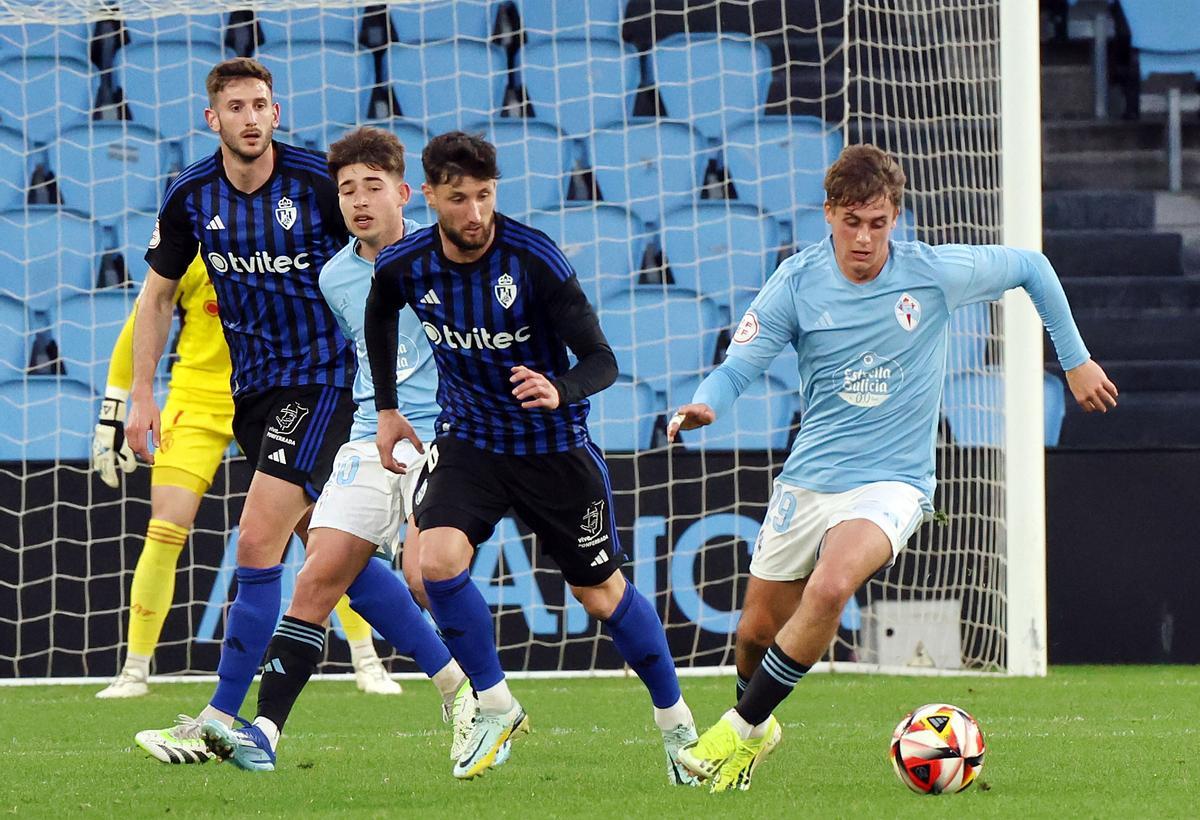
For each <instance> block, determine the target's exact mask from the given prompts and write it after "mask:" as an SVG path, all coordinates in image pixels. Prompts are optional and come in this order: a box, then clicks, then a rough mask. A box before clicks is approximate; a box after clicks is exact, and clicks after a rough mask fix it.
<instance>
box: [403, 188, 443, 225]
mask: <svg viewBox="0 0 1200 820" xmlns="http://www.w3.org/2000/svg"><path fill="white" fill-rule="evenodd" d="M404 217H405V218H406V219H411V220H413V221H415V222H418V223H419V224H421V225H432V224H433V223H434V222H437V214H435V213H434V212H433V209H432V208H430V207H429V205H428V203H426V202H425V200H424V198H422V197H420V196H419V194H418V193H417V192H416V191H415V189H414V195H413V198H412V199H411V200H410V201H409V204H408V205H406V206H405V208H404Z"/></svg>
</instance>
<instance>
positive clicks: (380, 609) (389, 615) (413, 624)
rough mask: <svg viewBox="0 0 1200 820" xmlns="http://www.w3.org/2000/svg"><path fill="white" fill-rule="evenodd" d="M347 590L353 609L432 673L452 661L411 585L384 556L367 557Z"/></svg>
mask: <svg viewBox="0 0 1200 820" xmlns="http://www.w3.org/2000/svg"><path fill="white" fill-rule="evenodd" d="M346 593H347V594H348V595H349V596H350V606H351V607H353V608H354V611H355V612H357V613H358V614H359V615H361V616H363V618H364V619H366V621H367V623H369V624H370V625H371V626H373V627H375V629H376V630H378V631H379V634H380V635H382V636H383V639H384V640H385V641H387V642H388V643H390V644H391V645H392V646H394V647H395V648H396V651H397V652H399V653H400V654H401V655H405V656H407V657H409V658H412V659H413V660H414V661H416V663H417V666H419V667H421V671H422V672H424V673H425V674H426V675H428V676H429V677H433V675H434V673H436V672H438V671H439V670H440V669H441V668H442V667H443V666H445V665H446V664H448V663H449V662H450V650H449V649H447V648H446V645H445V644H444V643H442V641H441V639H440V638H438V636H437V633H436V632H434V631H433V627H432V626H430V625H429V622H428V621H426V620H425V616H424V615H422V614H421V610H420V608H418V607H417V604H416V602H415V601H414V600H413V597H412V593H411V592H409V590H408V587H407V586H406V585H405V584H404V582H403V581H401V580H400V579H399V578H398V577H397V576H396V573H394V572H392V571H391V570H390V569H389V568H388V566H387V565H386V564H385V563H384V562H383V560H382V559H375V558H372V559H371V560H370V561H367V565H366V566H365V567H363V571H362V572H360V573H359V574H358V577H357V578H355V579H354V583H352V584H351V585H350V588H349V589H348V590H346Z"/></svg>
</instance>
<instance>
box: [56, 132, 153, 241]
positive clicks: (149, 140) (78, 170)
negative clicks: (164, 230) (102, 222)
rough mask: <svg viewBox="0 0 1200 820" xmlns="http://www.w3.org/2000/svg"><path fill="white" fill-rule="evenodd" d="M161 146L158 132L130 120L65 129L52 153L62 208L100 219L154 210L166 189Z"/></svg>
mask: <svg viewBox="0 0 1200 820" xmlns="http://www.w3.org/2000/svg"><path fill="white" fill-rule="evenodd" d="M158 146H159V140H158V135H157V134H155V133H154V131H152V130H150V129H149V128H147V127H146V126H144V125H138V124H137V123H132V122H128V121H119V120H95V121H92V122H86V123H82V124H80V125H74V126H71V127H70V128H67V129H64V130H63V131H62V133H61V134H60V136H59V139H58V140H57V141H56V142H55V143H54V145H52V146H51V149H50V157H51V159H50V164H51V167H52V168H53V169H54V172H55V173H56V174H57V175H58V190H59V193H60V194H61V195H62V200H63V204H64V205H66V206H68V207H70V208H74V209H76V210H79V211H82V212H83V213H87V214H90V215H91V216H93V217H95V218H97V219H107V218H110V217H113V216H116V215H119V214H121V213H122V212H123V211H125V210H126V209H128V208H138V209H147V208H149V209H152V208H155V207H156V206H157V204H158V200H159V196H160V194H161V191H162V188H163V177H162V176H161V174H162V169H163V166H164V163H163V161H162V160H161V158H160V156H159V147H158Z"/></svg>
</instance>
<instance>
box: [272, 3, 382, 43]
mask: <svg viewBox="0 0 1200 820" xmlns="http://www.w3.org/2000/svg"><path fill="white" fill-rule="evenodd" d="M254 17H255V19H256V20H257V21H258V24H259V26H261V27H262V34H263V44H264V45H265V44H269V43H273V44H278V43H286V42H288V41H289V40H291V41H299V40H305V41H308V42H314V43H336V44H337V48H338V49H339V50H342V51H350V50H353V49H354V48H355V47H356V45H357V43H358V29H359V14H358V10H357V9H356V8H354V7H350V8H327V9H321V8H315V7H309V8H297V9H288V10H287V11H258V12H255V14H254Z"/></svg>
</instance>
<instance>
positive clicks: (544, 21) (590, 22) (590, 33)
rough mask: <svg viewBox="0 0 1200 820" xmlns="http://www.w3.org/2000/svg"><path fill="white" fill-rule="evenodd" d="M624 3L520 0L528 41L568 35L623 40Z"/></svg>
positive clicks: (585, 0) (519, 6) (619, 0)
mask: <svg viewBox="0 0 1200 820" xmlns="http://www.w3.org/2000/svg"><path fill="white" fill-rule="evenodd" d="M624 6H625V2H624V0H572V2H569V3H563V2H561V0H517V12H518V14H520V16H521V28H522V29H523V30H524V33H525V39H526V42H527V44H533V43H534V42H536V41H539V40H549V39H556V38H565V37H585V38H587V39H590V40H619V39H621V11H622V9H623V7H624Z"/></svg>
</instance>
